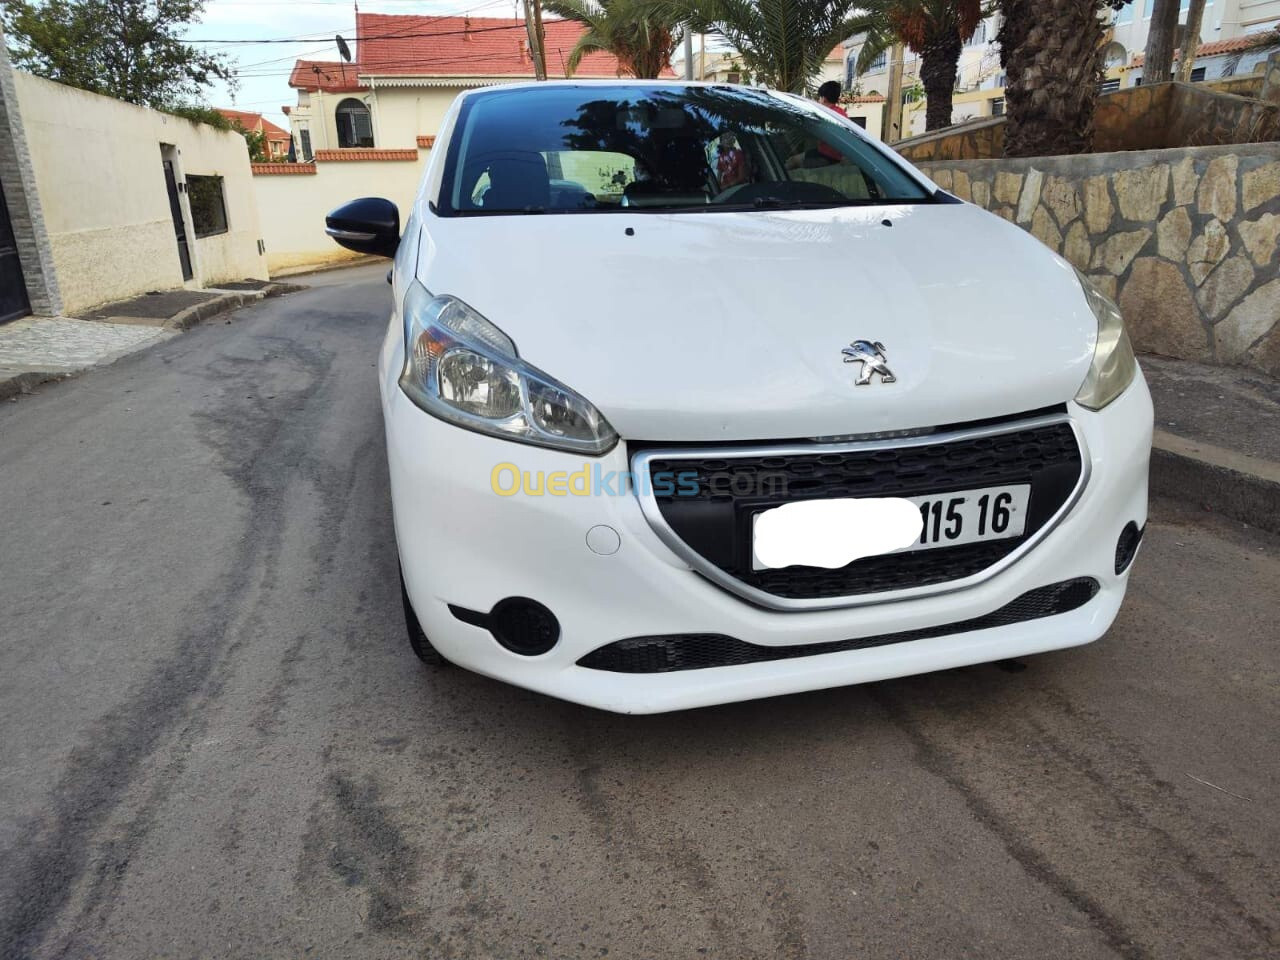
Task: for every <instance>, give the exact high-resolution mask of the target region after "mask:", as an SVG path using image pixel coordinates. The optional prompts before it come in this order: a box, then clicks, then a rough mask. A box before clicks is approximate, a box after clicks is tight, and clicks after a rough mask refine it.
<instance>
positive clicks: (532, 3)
mask: <svg viewBox="0 0 1280 960" xmlns="http://www.w3.org/2000/svg"><path fill="white" fill-rule="evenodd" d="M524 26H525V30H526V31H527V32H528V34H529V57H530V59H532V60H533V75H534V77H535V78H536V79H538V80H545V79H547V60H546V57H545V56H544V54H543V41H544V39H545V37H544V34H543V32H542V0H524Z"/></svg>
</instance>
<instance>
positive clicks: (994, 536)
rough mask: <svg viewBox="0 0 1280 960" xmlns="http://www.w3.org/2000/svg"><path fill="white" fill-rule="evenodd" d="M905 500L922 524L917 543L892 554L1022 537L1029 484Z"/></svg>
mask: <svg viewBox="0 0 1280 960" xmlns="http://www.w3.org/2000/svg"><path fill="white" fill-rule="evenodd" d="M905 499H907V500H910V501H911V502H912V503H914V504H915V505H916V506H917V507H919V508H920V518H921V519H922V520H923V521H924V523H923V525H922V529H921V530H920V537H919V539H917V540H916V542H915V543H913V544H911V546H909V547H903V548H902V549H901V550H895V551H894V552H895V553H909V552H911V551H912V550H931V549H933V548H934V547H958V546H961V545H963V544H966V543H979V542H982V541H986V540H1008V539H1009V538H1010V537H1020V536H1022V531H1023V530H1025V529H1026V528H1027V501H1029V500H1030V499H1031V484H1029V483H1022V484H1017V485H1015V486H1011V487H982V488H980V489H978V490H960V491H957V492H955V493H939V494H934V495H932V496H927V497H906V498H905Z"/></svg>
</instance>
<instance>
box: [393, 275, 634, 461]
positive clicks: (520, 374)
mask: <svg viewBox="0 0 1280 960" xmlns="http://www.w3.org/2000/svg"><path fill="white" fill-rule="evenodd" d="M404 335H405V341H404V344H405V350H404V370H403V372H402V373H401V374H400V389H402V390H403V391H404V392H405V395H406V396H408V397H409V399H410V400H412V401H413V402H414V403H415V404H417V405H418V406H419V407H421V408H422V409H423V410H425V411H426V412H427V413H430V414H432V415H433V416H437V417H439V418H440V419H441V420H447V421H449V422H450V423H454V424H457V425H458V426H460V427H466V428H467V429H469V430H476V431H478V432H480V433H487V434H490V435H491V436H495V437H502V438H503V439H505V440H515V441H518V442H520V443H532V444H536V445H537V446H540V447H552V448H554V449H557V450H569V451H572V452H574V453H587V454H593V455H599V454H602V453H607V452H608V451H609V450H611V449H613V445H614V444H615V443H617V442H618V435H617V433H615V432H614V429H613V427H611V426H610V425H609V421H608V420H606V419H605V418H604V416H603V415H601V413H600V411H599V410H597V409H596V408H595V407H593V406H592V405H591V404H590V403H589V402H588V401H587V400H585V399H583V398H582V397H580V396H579V395H578V394H576V393H574V392H573V391H572V390H570V389H569V388H568V387H566V386H565V385H564V384H562V383H560V382H559V381H557V380H555V379H553V378H552V377H549V376H548V375H547V374H545V373H543V372H542V371H541V370H538V369H536V368H535V367H532V366H530V365H529V364H527V363H525V362H524V361H523V360H521V359H520V358H519V355H518V354H517V353H516V345H515V344H514V343H512V342H511V338H510V337H508V336H507V335H506V334H505V333H503V332H502V331H501V330H499V329H498V328H497V327H495V326H494V325H493V324H492V323H490V322H489V321H488V320H486V319H485V318H484V317H482V316H480V314H478V313H476V311H474V310H472V309H471V308H470V307H469V306H467V305H466V304H465V303H463V302H462V301H461V300H458V299H457V298H455V297H448V296H442V297H433V296H431V294H430V293H428V292H427V288H426V287H424V286H423V285H422V284H421V283H419V282H418V281H416V280H415V281H414V282H413V283H411V284H410V285H409V291H408V293H406V294H405V298H404Z"/></svg>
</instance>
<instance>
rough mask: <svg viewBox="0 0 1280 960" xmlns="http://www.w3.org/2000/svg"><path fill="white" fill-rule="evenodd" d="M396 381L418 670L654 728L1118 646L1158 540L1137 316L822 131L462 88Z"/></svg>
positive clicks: (396, 483) (568, 92) (389, 340)
mask: <svg viewBox="0 0 1280 960" xmlns="http://www.w3.org/2000/svg"><path fill="white" fill-rule="evenodd" d="M327 223H328V232H329V233H330V234H331V235H332V236H333V237H334V238H335V239H337V241H338V242H339V243H342V244H343V245H345V246H348V247H350V248H352V249H355V250H360V251H363V252H370V253H381V254H384V255H386V256H391V257H394V267H393V271H392V282H393V289H394V304H395V306H394V310H393V314H392V317H391V322H390V325H389V327H388V329H387V335H386V339H385V342H384V343H383V346H382V351H381V357H380V363H379V365H378V377H379V382H380V386H381V395H382V408H383V414H384V418H385V424H386V443H387V456H388V461H389V465H390V478H391V499H392V506H393V510H394V515H395V533H396V541H397V545H398V549H399V559H400V567H401V575H402V579H403V586H404V602H405V613H406V618H407V620H408V627H409V636H410V640H411V642H412V644H413V647H414V650H415V651H416V652H417V653H418V654H419V656H421V657H422V658H423V659H424V660H427V661H429V662H440V661H441V660H447V661H450V662H452V663H455V664H458V665H460V666H463V667H466V668H468V669H471V670H475V671H477V672H479V673H482V674H486V675H488V676H491V677H496V678H499V679H502V680H505V681H508V682H510V683H513V684H518V685H520V686H523V687H528V688H530V689H533V690H538V691H542V692H545V693H548V694H552V695H554V696H557V697H562V698H565V699H568V700H573V701H577V702H579V703H583V704H589V705H592V706H596V707H601V708H604V709H608V710H616V711H624V712H636V713H640V712H653V711H662V710H671V709H677V708H684V707H694V706H701V705H706V704H714V703H722V702H726V701H733V700H743V699H748V698H752V697H763V696H769V695H773V694H781V693H787V692H792V691H801V690H812V689H817V688H822V687H831V686H836V685H841V684H850V683H859V682H863V681H870V680H879V679H883V678H888V677H897V676H902V675H905V674H914V673H921V672H924V671H930V670H939V669H944V668H949V667H956V666H960V665H963V664H972V663H979V662H983V661H991V660H998V659H1002V658H1008V657H1017V656H1024V655H1027V654H1034V653H1038V652H1041V651H1046V650H1054V649H1059V648H1063V647H1070V646H1073V645H1076V644H1083V643H1087V642H1089V641H1092V640H1095V639H1097V638H1098V637H1100V636H1102V634H1103V633H1104V632H1105V631H1106V630H1107V628H1108V627H1109V626H1110V624H1111V622H1112V620H1113V619H1114V618H1115V616H1116V613H1117V611H1118V610H1119V607H1120V603H1121V600H1122V598H1123V597H1124V592H1125V585H1126V582H1127V579H1128V576H1129V571H1130V563H1131V561H1132V560H1133V557H1134V555H1135V553H1136V552H1137V549H1138V544H1139V541H1140V539H1141V537H1142V532H1143V529H1144V526H1145V523H1146V515H1147V461H1148V456H1149V450H1150V439H1151V428H1152V409H1151V401H1150V397H1149V395H1148V393H1147V388H1146V385H1145V383H1144V381H1143V379H1142V376H1141V373H1140V372H1139V370H1138V366H1137V364H1136V362H1135V360H1134V355H1133V350H1132V348H1131V346H1130V343H1129V339H1128V337H1127V335H1126V333H1125V329H1124V325H1123V323H1122V321H1121V318H1120V315H1119V312H1118V310H1117V309H1116V306H1115V305H1114V304H1113V303H1112V302H1111V301H1110V300H1109V299H1108V298H1107V297H1106V296H1105V295H1104V294H1103V293H1102V292H1101V291H1099V290H1098V289H1097V288H1096V287H1095V286H1094V285H1093V284H1092V283H1091V281H1090V280H1089V279H1088V278H1087V277H1084V276H1082V275H1081V274H1079V273H1077V272H1076V271H1075V270H1073V269H1072V267H1071V266H1070V265H1069V264H1068V263H1066V262H1065V261H1064V260H1062V259H1061V258H1059V257H1058V256H1056V255H1055V254H1053V253H1051V252H1050V251H1049V250H1047V249H1045V248H1044V247H1043V246H1042V245H1041V244H1040V243H1039V242H1038V241H1036V240H1035V239H1034V238H1032V237H1031V236H1029V235H1028V234H1026V233H1024V232H1023V231H1022V230H1020V229H1018V228H1017V227H1016V226H1014V225H1012V224H1009V223H1007V222H1005V221H1004V220H1002V219H1000V218H999V217H996V216H993V215H991V214H989V213H986V212H984V211H983V210H981V209H979V208H978V207H975V206H973V205H970V204H967V203H962V202H960V201H959V200H958V199H956V198H955V197H953V196H950V195H949V194H947V193H944V192H943V191H941V190H939V189H938V188H937V187H936V186H935V185H934V184H933V183H931V182H930V181H929V180H928V179H927V178H926V177H925V176H923V175H922V174H921V173H920V172H918V171H917V170H915V169H914V168H912V167H911V166H910V165H909V164H908V163H906V162H905V161H903V160H902V159H901V158H900V157H898V156H896V155H895V154H894V153H893V152H891V151H889V150H888V149H886V148H884V147H882V146H881V145H880V144H878V143H876V142H874V141H872V140H871V139H869V138H868V137H867V136H866V135H865V134H863V133H862V132H861V131H860V130H859V129H857V128H856V127H855V126H854V125H853V124H852V123H850V122H848V121H846V120H844V119H843V118H842V117H840V116H837V115H836V114H835V113H834V112H832V111H829V110H825V109H823V108H822V107H820V106H816V105H814V104H810V103H807V102H805V101H803V100H801V99H799V98H796V97H792V96H789V95H786V94H779V93H773V92H769V91H764V90H755V89H746V88H741V87H732V86H716V85H697V84H686V83H662V82H651V81H644V82H621V81H619V82H613V81H609V82H595V83H579V82H572V81H566V82H562V83H541V84H513V85H509V86H501V87H495V88H488V89H481V90H475V91H469V92H467V93H464V94H462V95H461V96H459V97H458V99H457V101H456V102H455V103H454V105H453V107H452V109H451V111H450V113H449V114H448V116H447V118H446V119H445V121H444V123H443V126H442V128H441V130H440V135H439V137H438V139H437V141H436V145H435V148H434V150H433V151H432V153H431V156H430V161H429V162H428V164H427V168H426V170H425V174H424V177H423V180H422V184H421V188H420V190H419V193H418V196H417V199H416V200H415V201H414V204H413V207H412V209H411V210H409V211H408V212H407V218H406V220H405V222H404V224H403V231H402V230H401V220H400V216H399V213H398V211H397V210H396V208H395V206H394V205H393V204H391V203H389V202H388V201H385V200H380V199H375V198H365V199H362V200H356V201H353V202H352V203H350V204H347V205H346V206H344V207H342V208H340V209H338V210H335V211H333V213H332V214H331V215H330V216H329V218H328V221H327Z"/></svg>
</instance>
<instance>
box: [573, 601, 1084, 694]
mask: <svg viewBox="0 0 1280 960" xmlns="http://www.w3.org/2000/svg"><path fill="white" fill-rule="evenodd" d="M1097 592H1098V581H1097V580H1094V579H1093V578H1092V577H1080V578H1077V579H1075V580H1064V581H1062V582H1061V583H1054V584H1051V585H1049V586H1047V587H1040V588H1038V589H1036V590H1029V591H1028V592H1026V593H1024V594H1022V596H1020V597H1018V598H1017V599H1016V600H1013V601H1011V602H1009V603H1006V604H1005V605H1004V606H1003V607H1001V608H1000V609H999V610H996V611H994V612H993V613H988V614H985V615H984V616H981V617H973V618H971V619H969V620H961V621H960V622H959V623H945V624H941V625H939V626H936V627H924V628H922V629H919V630H903V631H900V632H898V633H882V634H880V635H878V636H874V637H859V638H858V639H856V640H834V641H831V642H829V643H801V644H796V645H793V646H786V647H764V646H760V645H759V644H754V643H748V642H747V641H745V640H739V639H737V638H736V637H727V636H725V635H723V634H719V633H680V634H671V635H666V636H655V637H629V638H627V639H626V640H617V641H615V642H613V643H610V644H608V645H607V646H603V647H600V648H599V649H598V650H592V651H591V652H590V653H588V654H587V655H586V656H585V657H583V658H582V659H580V660H579V661H578V666H580V667H588V668H589V669H592V670H607V671H609V672H611V673H674V672H676V671H680V670H704V669H706V668H708V667H731V666H738V665H741V664H746V663H767V662H769V661H773V660H794V659H795V658H797V657H816V656H820V655H822V654H824V653H843V652H845V651H846V650H865V649H867V648H868V647H883V646H887V645H888V644H891V643H906V642H908V641H910V640H928V639H930V638H933V637H945V636H950V635H951V634H957V633H969V632H971V631H974V630H989V629H991V628H992V627H1006V626H1009V625H1010V624H1014V623H1024V622H1026V621H1028V620H1039V619H1042V618H1044V617H1052V616H1055V615H1057V614H1059V613H1069V612H1070V611H1072V610H1076V609H1078V608H1080V607H1083V606H1084V605H1085V604H1086V603H1088V602H1089V601H1090V600H1092V599H1093V598H1094V596H1095V595H1096V594H1097Z"/></svg>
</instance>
